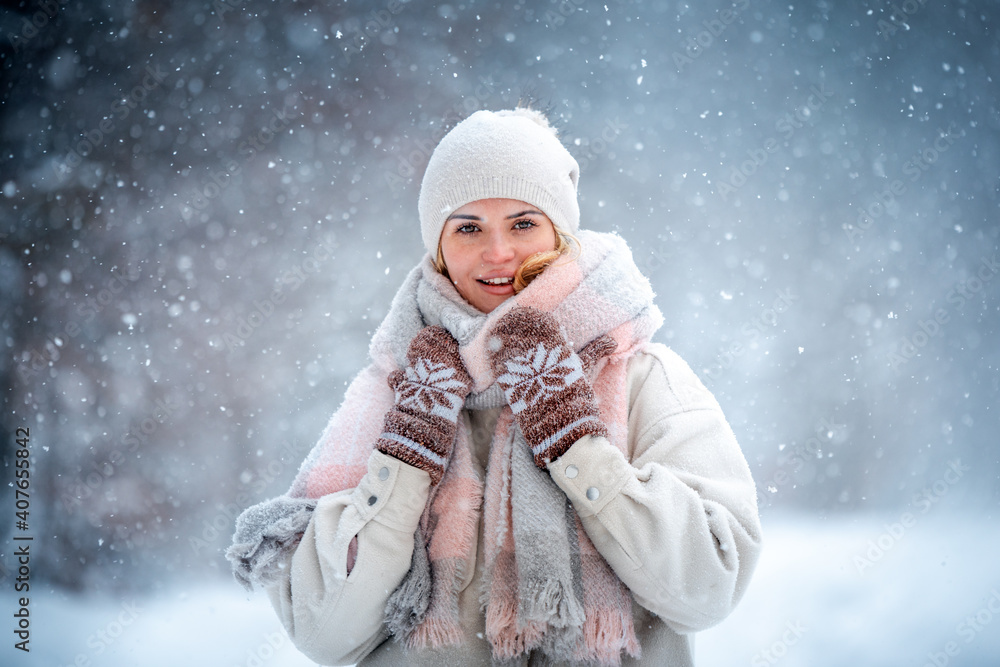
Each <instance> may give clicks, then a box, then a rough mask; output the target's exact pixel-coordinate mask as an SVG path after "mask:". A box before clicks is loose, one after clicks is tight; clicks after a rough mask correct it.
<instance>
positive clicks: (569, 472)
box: [566, 466, 580, 479]
mask: <svg viewBox="0 0 1000 667" xmlns="http://www.w3.org/2000/svg"><path fill="white" fill-rule="evenodd" d="M579 474H580V469H579V468H577V467H576V466H566V476H567V477H569V478H570V479H574V478H575V477H576V476H577V475H579Z"/></svg>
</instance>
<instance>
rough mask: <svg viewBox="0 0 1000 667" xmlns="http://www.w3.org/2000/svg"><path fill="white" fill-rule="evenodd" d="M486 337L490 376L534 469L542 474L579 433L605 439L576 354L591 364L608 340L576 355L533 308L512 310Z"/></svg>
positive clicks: (609, 345)
mask: <svg viewBox="0 0 1000 667" xmlns="http://www.w3.org/2000/svg"><path fill="white" fill-rule="evenodd" d="M492 334H493V338H492V340H491V345H490V349H491V351H492V352H493V354H492V358H491V362H492V366H493V372H494V374H495V376H496V381H497V384H498V385H500V388H501V389H502V390H503V392H504V396H505V397H506V399H507V404H508V405H509V406H510V409H511V411H512V412H513V413H514V419H515V420H516V421H517V425H518V427H519V428H520V429H521V433H522V434H523V435H524V439H525V440H526V441H527V443H528V444H529V445H530V446H531V453H532V455H533V456H534V459H535V465H537V466H538V467H539V468H542V469H543V470H544V469H545V467H546V465H547V464H548V462H549V461H554V460H555V459H557V458H559V457H560V456H562V455H563V454H564V453H565V452H566V450H567V449H569V448H570V447H571V446H572V445H573V443H575V442H576V441H577V440H579V439H580V438H582V437H583V436H585V435H601V436H607V428H606V427H605V426H604V422H603V421H602V420H601V417H600V412H599V410H598V407H597V401H596V399H595V398H594V391H593V389H592V388H591V386H590V382H589V381H588V380H587V376H586V375H585V373H584V366H583V362H582V361H581V355H582V356H584V357H586V359H587V360H588V363H589V364H593V363H596V359H598V358H599V357H601V356H604V355H606V354H609V353H610V352H612V351H613V350H614V349H615V347H616V343H615V342H614V340H613V339H611V338H610V336H602V337H600V338H598V339H596V340H594V341H591V342H590V343H589V344H588V345H587V346H586V347H585V348H584V349H583V350H581V351H580V354H577V353H576V352H574V351H573V347H572V346H571V345H570V344H569V343H568V342H567V341H566V339H565V337H564V336H563V334H562V332H561V331H560V330H559V323H558V322H556V319H555V318H554V317H553V316H552V315H550V314H548V313H544V312H542V311H540V310H536V309H534V308H514V309H512V310H511V311H510V312H508V313H507V314H505V315H504V316H503V317H501V318H500V321H499V322H497V325H496V326H495V327H494V328H493V332H492Z"/></svg>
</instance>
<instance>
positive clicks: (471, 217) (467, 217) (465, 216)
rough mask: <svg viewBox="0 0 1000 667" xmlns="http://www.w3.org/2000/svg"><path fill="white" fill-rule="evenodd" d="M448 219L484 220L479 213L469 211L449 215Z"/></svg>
mask: <svg viewBox="0 0 1000 667" xmlns="http://www.w3.org/2000/svg"><path fill="white" fill-rule="evenodd" d="M448 220H482V218H480V217H479V216H478V215H469V214H467V213H463V214H461V215H449V216H448ZM448 220H445V222H448Z"/></svg>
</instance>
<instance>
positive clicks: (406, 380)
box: [375, 326, 472, 484]
mask: <svg viewBox="0 0 1000 667" xmlns="http://www.w3.org/2000/svg"><path fill="white" fill-rule="evenodd" d="M406 359H407V361H408V362H409V365H408V366H407V367H406V368H405V369H403V370H397V371H393V372H392V373H390V374H389V386H390V387H392V389H393V391H395V392H396V404H395V405H394V406H393V407H392V408H391V409H390V410H389V411H388V412H387V413H386V415H385V425H384V427H383V433H382V435H381V436H380V437H379V439H378V441H377V442H376V443H375V446H376V448H377V449H378V450H379V451H381V452H384V453H386V454H388V455H390V456H394V457H396V458H397V459H399V460H401V461H405V462H406V463H409V464H410V465H412V466H415V467H417V468H420V469H422V470H426V471H427V472H428V474H430V476H431V484H437V483H438V482H439V481H441V476H442V475H444V470H445V468H446V467H447V466H448V459H449V458H451V450H452V448H453V447H454V444H455V432H456V429H457V426H456V424H457V423H458V414H459V412H460V411H461V409H462V405H463V404H464V403H465V397H466V396H468V395H469V391H471V389H472V378H470V377H469V374H468V372H466V370H465V365H464V364H463V363H462V358H461V356H459V353H458V342H457V341H456V340H455V339H454V338H452V336H451V334H449V333H448V332H447V331H446V330H445V329H444V328H443V327H439V326H433V327H426V328H425V329H423V330H422V331H421V332H420V333H419V334H417V335H416V336H415V337H414V339H413V341H411V342H410V347H409V349H408V350H407V352H406Z"/></svg>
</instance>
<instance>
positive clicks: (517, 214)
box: [506, 208, 542, 220]
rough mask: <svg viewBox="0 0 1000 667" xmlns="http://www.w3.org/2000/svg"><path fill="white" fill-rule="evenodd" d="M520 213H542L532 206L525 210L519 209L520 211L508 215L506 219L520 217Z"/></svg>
mask: <svg viewBox="0 0 1000 667" xmlns="http://www.w3.org/2000/svg"><path fill="white" fill-rule="evenodd" d="M522 215H542V212H541V211H536V210H535V209H533V208H529V209H528V210H526V211H521V212H520V213H514V214H513V215H508V216H507V218H506V219H507V220H510V219H511V218H520V217H521V216H522Z"/></svg>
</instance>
